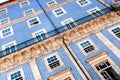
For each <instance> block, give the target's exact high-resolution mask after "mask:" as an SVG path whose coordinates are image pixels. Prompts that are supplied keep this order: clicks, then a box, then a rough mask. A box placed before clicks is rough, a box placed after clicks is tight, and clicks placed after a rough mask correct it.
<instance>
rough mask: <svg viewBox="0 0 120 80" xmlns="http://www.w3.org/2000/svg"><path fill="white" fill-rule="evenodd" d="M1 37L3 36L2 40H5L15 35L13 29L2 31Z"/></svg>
mask: <svg viewBox="0 0 120 80" xmlns="http://www.w3.org/2000/svg"><path fill="white" fill-rule="evenodd" d="M0 35H1V38H5V37H8V36H11V35H13V29H12V27H7V28H4V29H2V30H0Z"/></svg>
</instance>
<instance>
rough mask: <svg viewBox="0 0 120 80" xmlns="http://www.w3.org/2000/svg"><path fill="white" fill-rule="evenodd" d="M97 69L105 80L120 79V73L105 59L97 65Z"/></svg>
mask: <svg viewBox="0 0 120 80" xmlns="http://www.w3.org/2000/svg"><path fill="white" fill-rule="evenodd" d="M96 69H97V70H98V71H99V72H100V74H101V75H102V76H103V77H104V79H105V80H119V79H120V75H119V74H118V73H117V72H116V71H115V70H114V69H113V67H112V65H111V64H110V63H109V62H108V61H105V62H103V63H100V64H99V65H97V66H96Z"/></svg>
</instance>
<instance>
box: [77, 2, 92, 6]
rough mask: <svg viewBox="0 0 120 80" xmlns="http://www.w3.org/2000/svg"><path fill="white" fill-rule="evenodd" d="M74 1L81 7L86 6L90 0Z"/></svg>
mask: <svg viewBox="0 0 120 80" xmlns="http://www.w3.org/2000/svg"><path fill="white" fill-rule="evenodd" d="M76 2H77V3H78V4H79V5H80V6H81V7H83V6H86V5H88V4H90V3H91V2H90V0H77V1H76Z"/></svg>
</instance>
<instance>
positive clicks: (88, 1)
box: [76, 0, 91, 7]
mask: <svg viewBox="0 0 120 80" xmlns="http://www.w3.org/2000/svg"><path fill="white" fill-rule="evenodd" d="M79 1H80V0H77V1H76V3H77V4H78V5H80V6H81V7H84V6H87V5H89V4H91V1H90V0H86V1H87V3H86V4H84V5H81V4H80V3H79Z"/></svg>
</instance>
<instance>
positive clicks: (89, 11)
mask: <svg viewBox="0 0 120 80" xmlns="http://www.w3.org/2000/svg"><path fill="white" fill-rule="evenodd" d="M94 10H98V11H101V10H100V8H98V7H94V8H92V9H89V10H87V12H88V13H89V14H90V15H92V13H93V12H91V11H94ZM101 13H102V14H103V12H102V11H101ZM92 16H93V17H96V16H94V15H92Z"/></svg>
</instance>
